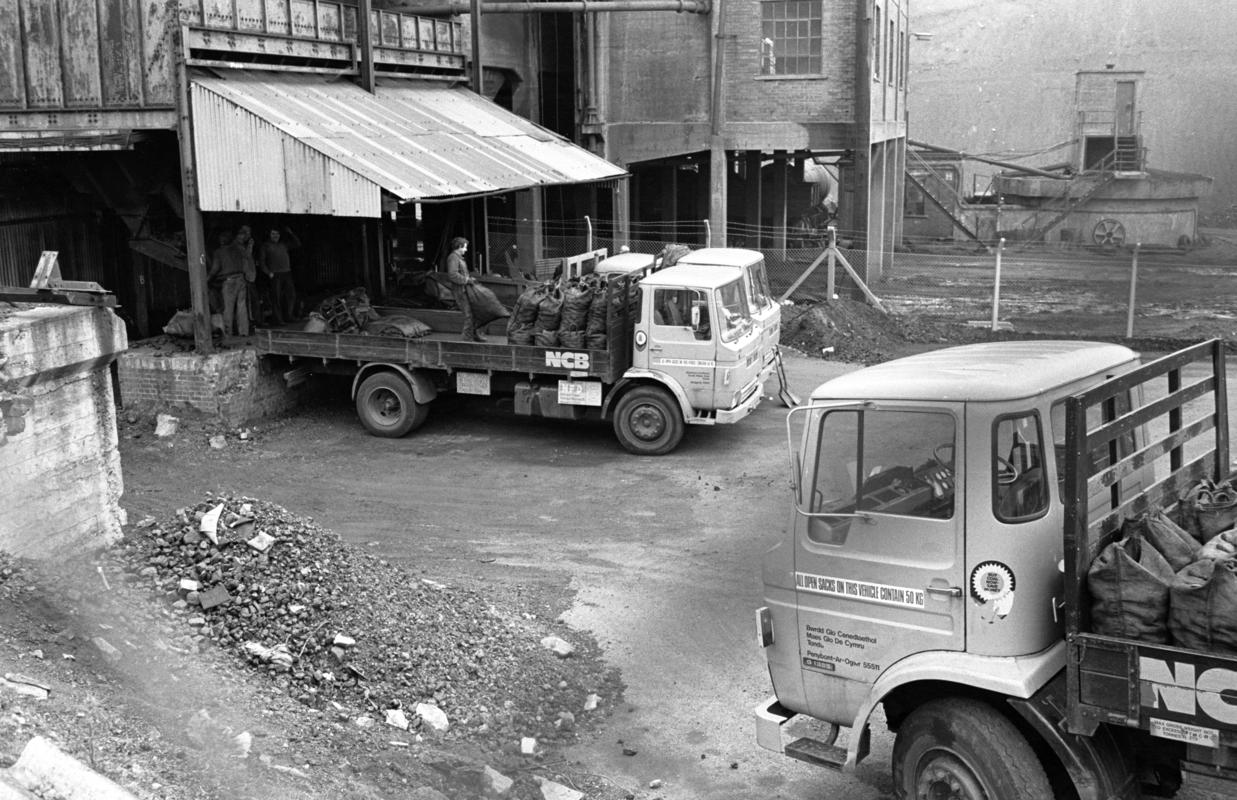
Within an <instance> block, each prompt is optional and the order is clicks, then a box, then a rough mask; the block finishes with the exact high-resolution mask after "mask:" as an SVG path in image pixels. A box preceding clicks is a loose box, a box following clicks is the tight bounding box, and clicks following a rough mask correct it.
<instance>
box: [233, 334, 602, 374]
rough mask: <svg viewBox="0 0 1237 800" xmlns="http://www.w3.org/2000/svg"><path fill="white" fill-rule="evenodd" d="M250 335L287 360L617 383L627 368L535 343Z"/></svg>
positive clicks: (594, 354)
mask: <svg viewBox="0 0 1237 800" xmlns="http://www.w3.org/2000/svg"><path fill="white" fill-rule="evenodd" d="M256 337H257V350H258V352H259V353H260V354H264V355H282V356H288V357H290V358H292V359H315V360H340V361H355V362H356V363H357V364H358V365H361V364H367V363H372V362H385V363H390V364H402V365H404V366H407V367H419V368H423V369H437V370H444V371H447V372H451V371H455V370H476V371H482V372H488V371H494V372H518V373H527V374H538V375H544V374H549V375H561V376H562V377H563V378H567V377H569V376H574V377H576V378H585V377H587V378H590V379H593V380H600V381H602V382H603V383H609V384H612V383H615V382H617V381H618V379H619V378H621V377H622V375H623V373H624V372H625V371H626V370H627V364H624V363H622V362H621V361H618V360H616V359H615V357H614V356H615V355H616V354H615V353H614V352H612V350H609V349H608V350H588V349H576V348H565V347H538V346H536V345H518V344H506V343H505V342H494V343H487V344H482V343H480V342H465V341H459V340H450V339H437V338H430V337H424V338H419V339H405V338H403V337H398V336H370V335H367V334H359V333H306V332H304V331H287V330H279V329H259V330H258V331H257V334H256ZM562 352H571V353H587V354H588V356H589V363H588V368H587V369H576V368H568V367H559V366H554V364H555V363H556V360H557V359H556V355H555V354H557V353H562ZM547 356H548V357H547Z"/></svg>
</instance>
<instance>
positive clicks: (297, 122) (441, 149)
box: [191, 70, 627, 217]
mask: <svg viewBox="0 0 1237 800" xmlns="http://www.w3.org/2000/svg"><path fill="white" fill-rule="evenodd" d="M191 80H192V85H191V95H192V105H193V131H194V153H195V156H196V159H197V170H198V192H199V195H200V202H201V207H202V209H203V210H205V211H253V212H282V213H296V214H335V215H342V216H369V217H375V216H379V215H380V214H381V196H380V195H381V193H380V191H379V190H385V191H387V192H389V193H391V194H392V195H394V196H395V197H397V198H398V199H400V200H420V201H429V200H451V199H459V198H463V197H470V196H478V195H485V194H494V193H496V192H504V191H511V190H515V189H525V188H530V187H534V186H549V185H555V184H571V183H589V182H593V181H603V180H609V179H612V178H618V177H622V176H625V175H626V174H627V173H626V172H625V171H624V170H623V169H622V168H620V167H617V166H615V165H614V164H611V163H610V162H608V161H606V160H604V159H602V158H599V157H597V156H595V155H593V154H592V153H590V152H588V151H587V150H585V149H584V148H582V147H579V146H577V145H575V144H572V143H571V142H570V141H568V140H567V139H564V138H563V137H561V136H559V135H558V134H555V133H552V132H551V131H548V130H546V129H545V128H542V127H540V126H539V125H536V124H534V123H532V122H529V121H528V120H526V119H524V118H522V117H520V116H517V115H515V114H512V113H511V112H509V111H507V110H506V109H504V108H502V107H501V106H498V105H496V104H495V103H492V102H490V101H489V100H486V99H485V98H483V97H481V96H479V95H477V94H475V93H473V92H471V91H469V90H467V89H463V88H453V87H451V86H449V85H446V84H444V83H442V82H435V81H424V80H411V79H406V80H405V79H384V80H383V81H381V82H379V84H378V86H377V90H376V92H375V93H374V94H370V93H369V92H366V91H364V90H363V89H361V88H360V87H358V86H356V85H355V84H353V83H351V82H350V81H348V80H346V79H342V78H335V77H324V76H322V75H313V74H300V73H257V72H249V71H245V70H227V71H220V72H219V73H206V72H195V73H194V74H193V75H192V78H191Z"/></svg>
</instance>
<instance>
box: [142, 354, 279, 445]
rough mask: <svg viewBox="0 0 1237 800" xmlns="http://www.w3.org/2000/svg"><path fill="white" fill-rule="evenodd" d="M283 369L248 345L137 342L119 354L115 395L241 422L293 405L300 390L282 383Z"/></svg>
mask: <svg viewBox="0 0 1237 800" xmlns="http://www.w3.org/2000/svg"><path fill="white" fill-rule="evenodd" d="M287 369H288V367H287V366H286V365H285V364H284V363H277V362H276V361H275V360H273V359H270V358H266V359H263V358H259V356H258V355H257V353H255V352H254V351H253V350H249V349H240V350H226V351H223V352H220V353H212V354H210V355H199V354H196V353H176V354H167V353H161V352H160V351H159V350H158V349H152V348H144V347H142V346H140V345H138V346H135V347H133V348H132V349H130V350H129V352H127V353H125V354H124V355H123V356H121V357H120V360H119V374H120V401H121V405H123V406H124V407H125V409H137V410H145V411H151V412H159V411H165V412H169V413H176V411H178V410H182V409H192V410H194V411H197V412H200V413H202V414H205V415H207V416H209V417H214V418H217V419H219V420H220V421H222V422H223V423H225V424H227V425H231V426H240V425H243V424H245V423H246V422H250V421H252V420H255V419H261V418H264V417H271V416H274V415H276V414H279V413H281V412H284V411H287V410H289V409H291V408H293V407H295V406H296V403H297V399H298V397H299V394H300V393H299V390H298V389H289V388H288V387H287V386H286V385H285V381H284V379H283V373H284V372H285V371H286V370H287Z"/></svg>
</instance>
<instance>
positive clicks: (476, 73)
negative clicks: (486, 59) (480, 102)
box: [468, 0, 485, 97]
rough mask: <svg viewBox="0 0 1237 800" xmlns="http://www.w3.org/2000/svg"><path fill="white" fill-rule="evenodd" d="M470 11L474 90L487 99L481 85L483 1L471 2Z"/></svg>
mask: <svg viewBox="0 0 1237 800" xmlns="http://www.w3.org/2000/svg"><path fill="white" fill-rule="evenodd" d="M468 10H469V13H470V14H471V15H472V17H471V21H470V24H469V27H470V28H472V90H473V91H474V92H476V93H477V94H479V95H481V96H482V97H485V93H484V92H483V91H482V89H483V88H484V87H483V86H482V84H481V0H471V2H470V3H469V9H468Z"/></svg>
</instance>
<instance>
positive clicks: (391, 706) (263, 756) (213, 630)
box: [0, 496, 627, 800]
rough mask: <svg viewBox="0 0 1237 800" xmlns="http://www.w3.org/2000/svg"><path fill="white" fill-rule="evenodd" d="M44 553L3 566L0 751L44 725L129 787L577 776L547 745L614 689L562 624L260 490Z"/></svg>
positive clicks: (316, 787) (251, 788)
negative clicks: (214, 521) (99, 541)
mask: <svg viewBox="0 0 1237 800" xmlns="http://www.w3.org/2000/svg"><path fill="white" fill-rule="evenodd" d="M217 506H221V508H220V512H221V513H220V521H219V523H218V531H217V533H216V537H215V538H216V539H217V543H216V542H215V541H212V539H211V538H209V537H207V536H205V535H203V534H202V533H201V532H200V531H199V529H200V528H201V527H202V525H201V520H202V517H203V516H204V515H205V514H206V512H208V511H210V510H211V509H213V508H215V507H217ZM263 535H265V536H263ZM255 537H256V538H255ZM265 537H270V539H269V541H268V540H266V539H265ZM251 541H252V542H254V544H249V542H251ZM255 545H261V546H264V547H265V551H261V550H259V549H258V548H257V547H255ZM49 566H50V565H43V564H40V565H34V564H31V563H27V562H24V561H17V560H14V559H12V558H8V557H5V558H4V560H3V562H0V606H2V607H3V611H0V665H3V669H2V672H3V673H4V674H6V675H8V676H9V677H10V678H13V679H14V681H13V683H11V684H6V685H5V687H4V688H0V742H2V743H3V744H0V766H7V765H8V764H10V763H12V762H13V761H14V760H15V759H16V757H17V755H18V753H19V752H20V748H21V747H22V746H23V745H24V744H25V742H26V741H28V740H29V739H30V737H31V736H33V735H36V734H37V735H43V736H47V737H49V738H51V739H53V741H56V742H57V743H58V744H59V745H60V746H61V747H62V748H63V749H65V750H67V751H68V752H70V753H71V754H73V755H76V756H77V757H78V758H81V759H82V760H84V761H86V762H87V763H90V764H91V765H93V766H94V767H95V768H96V769H97V770H98V771H100V772H102V773H103V774H105V775H108V776H109V777H111V778H112V779H113V780H116V781H117V782H119V783H121V784H122V785H124V786H125V787H126V788H128V789H130V791H133V792H134V793H135V794H137V795H138V796H139V797H143V798H147V797H149V798H155V797H158V798H169V800H172V799H179V798H216V797H229V798H269V797H344V798H354V797H355V798H369V797H406V796H409V794H408V793H409V791H410V790H413V789H420V790H423V791H424V792H430V791H431V790H432V791H437V792H441V793H443V794H444V795H446V796H447V797H452V798H454V797H460V798H467V797H485V796H493V795H495V794H496V793H497V789H499V788H503V786H504V785H505V784H504V783H503V782H502V780H501V779H499V782H498V784H497V786H496V785H495V783H494V781H493V780H492V779H491V778H490V777H489V776H488V775H487V768H488V769H491V770H494V771H496V772H497V773H499V774H500V775H502V776H505V777H506V778H509V779H511V780H512V781H513V784H512V785H511V786H510V787H509V788H507V789H506V790H505V796H506V797H513V798H534V797H538V798H539V797H541V796H542V794H541V790H540V786H539V783H538V779H539V778H547V779H550V780H554V781H556V782H562V783H565V784H577V785H579V784H587V782H588V781H587V780H586V779H583V778H582V777H581V771H580V770H575V771H574V772H573V773H572V775H573V777H572V778H567V777H565V776H564V774H563V773H562V771H561V770H557V769H556V764H557V765H558V766H562V767H570V765H566V764H561V763H559V762H557V761H556V759H557V756H556V753H557V751H558V750H559V748H561V747H562V746H564V745H566V744H569V743H570V742H572V741H573V740H574V737H576V736H577V735H578V734H579V733H580V732H582V731H587V729H588V728H589V726H590V724H591V722H592V721H594V720H596V719H597V718H598V717H599V716H601V715H605V714H608V713H610V712H611V711H612V709H613V707H614V704H615V702H616V701H617V699H618V697H619V696H620V695H621V691H622V686H621V684H620V682H619V680H618V677H617V675H615V674H614V673H613V671H611V670H608V669H607V668H606V667H605V665H604V664H603V663H602V661H601V659H600V655H599V653H598V650H597V647H596V645H595V644H594V643H592V642H591V641H590V640H588V639H587V638H586V637H583V636H581V635H580V634H578V633H577V632H574V631H571V630H569V629H568V628H567V627H566V626H564V625H561V624H557V623H556V622H555V621H554V620H549V619H545V618H540V617H537V616H535V615H533V614H529V613H527V612H520V611H516V610H512V609H509V608H503V607H500V606H498V605H495V604H494V603H493V602H491V601H489V600H487V599H486V598H484V597H482V596H481V595H479V594H477V593H476V592H473V591H468V590H463V589H458V588H453V587H449V586H444V585H442V584H439V583H436V582H434V581H431V580H428V579H425V578H422V577H419V576H416V575H412V574H409V573H408V572H407V571H406V570H402V569H400V568H398V567H395V566H392V565H390V564H387V563H385V562H384V561H382V560H380V559H377V558H375V557H373V556H371V555H370V554H369V553H367V552H365V551H364V549H363V548H359V547H355V546H352V545H349V544H347V543H345V542H342V541H340V539H339V537H338V536H336V535H335V534H333V533H331V532H330V531H326V530H323V529H322V528H320V527H318V526H317V525H315V524H314V523H313V522H312V521H311V520H307V519H304V518H301V517H298V516H296V515H294V514H292V513H290V512H288V511H287V510H285V509H283V508H280V507H278V506H275V505H272V504H269V503H264V502H262V501H260V500H256V499H251V498H233V497H222V496H208V497H206V498H205V499H203V500H202V501H201V502H199V503H198V504H196V505H195V506H190V507H186V508H183V509H180V510H179V511H178V512H177V513H176V514H175V515H174V516H173V517H172V518H170V519H167V520H162V521H159V520H155V519H153V518H147V519H144V520H142V521H140V522H139V523H137V524H136V525H133V526H130V528H129V529H128V531H127V534H126V538H125V539H124V540H123V541H122V542H121V543H120V544H119V545H118V546H116V547H114V548H111V549H109V550H108V551H106V552H103V553H99V554H96V555H95V556H94V557H91V558H86V559H82V560H81V561H77V562H73V563H66V564H59V565H55V566H54V570H53V569H49ZM551 646H553V647H554V648H556V649H557V652H556V650H552V649H551ZM26 681H29V682H30V683H34V684H38V685H41V686H44V687H47V688H49V689H50V694H49V696H48V697H47V698H46V699H44V698H41V697H36V696H30V695H27V694H22V693H19V692H18V691H17V690H16V687H18V686H19V685H20V686H29V685H30V683H26ZM388 720H389V721H390V722H396V723H399V724H400V726H399V727H397V726H395V725H392V724H389V721H388ZM444 722H445V724H446V727H445V729H440V728H441V726H442V724H443V723H444ZM405 724H406V725H407V729H405V728H404V727H402V726H403V725H405ZM581 788H587V789H588V790H589V796H591V797H606V796H607V793H608V794H609V796H615V797H619V796H627V795H626V793H621V794H614V792H613V791H611V790H608V789H607V787H605V786H593V787H588V786H581ZM423 796H424V797H434V796H436V795H433V794H432V793H430V794H424V795H423Z"/></svg>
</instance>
